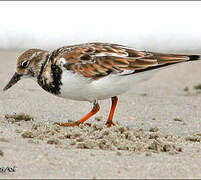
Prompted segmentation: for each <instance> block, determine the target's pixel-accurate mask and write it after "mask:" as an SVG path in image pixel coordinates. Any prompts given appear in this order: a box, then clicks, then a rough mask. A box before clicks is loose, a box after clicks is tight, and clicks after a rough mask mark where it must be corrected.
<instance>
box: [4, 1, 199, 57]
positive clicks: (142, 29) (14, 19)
mask: <svg viewBox="0 0 201 180" xmlns="http://www.w3.org/2000/svg"><path fill="white" fill-rule="evenodd" d="M0 17H1V18H0V48H1V49H6V48H25V49H27V48H43V49H54V48H58V47H61V46H64V45H70V44H78V43H85V42H97V41H98V42H110V43H119V44H123V45H127V46H131V47H135V48H138V49H145V50H153V51H160V52H180V53H196V54H199V53H201V2H190V1H188V2H167V1H165V2H162V1H161V2H147V1H146V2H134V1H133V2H129V1H127V2H124V1H120V2H119V1H116V2H115V1H113V2H107V1H97V2H91V1H88V2H86V1H85V2H81V1H80V2H78V1H76V2H73V1H72V2H68V1H66V2H62V1H60V2H56V1H50V2H47V1H46V2H37V1H36V2H33V1H32V2H10V1H9V2H6V1H5V2H0Z"/></svg>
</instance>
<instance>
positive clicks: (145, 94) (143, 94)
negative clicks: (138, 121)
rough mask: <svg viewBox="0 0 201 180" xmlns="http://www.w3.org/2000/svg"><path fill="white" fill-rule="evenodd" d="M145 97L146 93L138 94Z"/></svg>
mask: <svg viewBox="0 0 201 180" xmlns="http://www.w3.org/2000/svg"><path fill="white" fill-rule="evenodd" d="M147 95H148V94H147V93H142V94H140V96H147Z"/></svg>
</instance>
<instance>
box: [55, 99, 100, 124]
mask: <svg viewBox="0 0 201 180" xmlns="http://www.w3.org/2000/svg"><path fill="white" fill-rule="evenodd" d="M99 109H100V106H99V104H98V103H97V102H95V103H94V107H93V109H92V110H91V112H89V113H88V114H87V115H86V116H84V117H83V118H82V119H80V120H79V121H75V122H72V123H56V124H57V125H60V126H65V127H69V126H79V124H81V123H84V122H85V121H86V120H87V119H89V118H90V117H91V116H93V115H94V114H96V113H97V112H98V111H99Z"/></svg>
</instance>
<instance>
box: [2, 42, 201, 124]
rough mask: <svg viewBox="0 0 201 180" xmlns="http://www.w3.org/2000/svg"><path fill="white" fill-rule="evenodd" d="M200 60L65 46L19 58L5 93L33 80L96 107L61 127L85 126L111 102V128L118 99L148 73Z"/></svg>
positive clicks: (103, 47) (120, 49) (104, 46)
mask: <svg viewBox="0 0 201 180" xmlns="http://www.w3.org/2000/svg"><path fill="white" fill-rule="evenodd" d="M199 59H200V56H199V55H178V54H162V53H155V52H148V51H141V50H136V49H133V48H129V47H126V46H122V45H117V44H108V43H86V44H80V45H73V46H65V47H61V48H58V49H56V50H54V51H52V52H48V51H46V50H41V49H29V50H27V51H25V52H24V53H23V54H22V55H21V56H19V58H18V61H17V72H16V73H15V74H14V75H13V77H12V78H11V80H10V81H9V82H8V84H7V85H6V86H5V88H4V89H3V90H4V91H5V90H7V89H8V88H10V87H11V86H13V85H14V84H15V83H17V82H18V81H19V80H20V79H22V78H23V77H24V78H32V79H34V80H35V81H36V82H37V83H38V84H39V85H40V86H41V87H42V88H43V89H44V90H45V91H48V92H50V93H51V94H54V95H56V96H59V97H63V98H67V99H73V100H79V101H89V102H91V103H93V108H92V110H91V111H90V112H89V113H88V114H87V115H86V116H84V117H83V118H81V119H80V120H78V121H75V122H73V123H57V124H59V125H61V126H77V125H79V124H80V123H84V122H85V121H86V120H87V119H89V118H90V117H91V116H93V115H94V114H96V113H97V112H98V111H99V109H100V106H99V104H98V100H102V99H107V98H111V100H112V106H111V110H110V114H109V117H108V120H107V122H106V124H107V126H108V127H109V126H111V125H114V123H113V121H112V119H113V115H114V111H115V108H116V105H117V101H118V98H117V96H118V95H120V94H122V93H124V92H126V91H127V90H128V89H129V88H130V87H132V86H134V85H135V83H136V82H138V81H142V80H144V79H148V78H150V77H151V74H150V73H147V72H155V70H156V69H162V68H163V67H165V66H169V65H171V64H176V63H180V62H187V61H194V60H199Z"/></svg>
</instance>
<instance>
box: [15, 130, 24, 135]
mask: <svg viewBox="0 0 201 180" xmlns="http://www.w3.org/2000/svg"><path fill="white" fill-rule="evenodd" d="M15 132H16V133H18V134H19V133H21V132H23V130H22V129H16V130H15Z"/></svg>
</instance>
